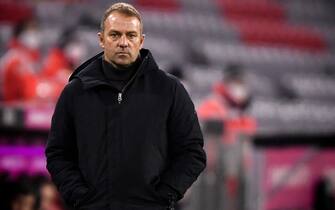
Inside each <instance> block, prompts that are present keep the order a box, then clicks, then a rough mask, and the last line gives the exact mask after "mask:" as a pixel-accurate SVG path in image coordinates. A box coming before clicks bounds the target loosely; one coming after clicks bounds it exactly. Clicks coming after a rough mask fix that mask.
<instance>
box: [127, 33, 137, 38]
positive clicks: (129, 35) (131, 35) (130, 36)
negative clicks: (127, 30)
mask: <svg viewBox="0 0 335 210" xmlns="http://www.w3.org/2000/svg"><path fill="white" fill-rule="evenodd" d="M128 37H129V38H130V39H134V38H136V37H137V35H136V34H128Z"/></svg>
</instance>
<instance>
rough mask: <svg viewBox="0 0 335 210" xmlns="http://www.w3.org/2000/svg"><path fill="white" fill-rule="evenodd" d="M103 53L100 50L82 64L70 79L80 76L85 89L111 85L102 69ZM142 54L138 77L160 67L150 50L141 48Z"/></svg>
mask: <svg viewBox="0 0 335 210" xmlns="http://www.w3.org/2000/svg"><path fill="white" fill-rule="evenodd" d="M103 54H104V53H103V52H100V53H98V54H97V55H95V56H93V57H92V58H90V59H88V60H87V61H85V62H84V63H83V64H81V65H80V66H79V67H78V68H76V69H75V70H74V72H73V73H72V75H71V76H70V78H69V81H71V80H73V79H74V78H78V79H79V80H81V82H82V83H83V87H84V89H89V88H92V87H95V86H99V85H109V83H108V81H107V80H106V77H105V75H104V74H103V71H102V59H103ZM140 54H141V57H142V58H143V59H142V62H141V64H140V66H139V68H138V69H137V71H138V72H137V73H136V77H139V76H142V75H144V74H147V73H149V72H150V71H153V70H157V69H158V65H157V63H156V62H155V60H154V58H153V56H152V54H151V52H150V51H149V50H147V49H141V50H140Z"/></svg>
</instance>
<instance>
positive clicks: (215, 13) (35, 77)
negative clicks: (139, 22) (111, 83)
mask: <svg viewBox="0 0 335 210" xmlns="http://www.w3.org/2000/svg"><path fill="white" fill-rule="evenodd" d="M125 2H128V3H131V4H133V5H135V6H136V7H137V8H138V9H139V10H140V11H141V13H142V16H143V21H144V32H145V34H146V40H145V48H149V49H151V51H152V53H153V55H154V57H155V59H156V60H157V61H158V64H159V65H160V67H161V68H162V69H164V70H165V71H167V72H170V73H171V74H174V75H176V76H177V77H179V78H180V80H181V81H182V82H183V84H184V85H185V87H186V88H187V89H188V91H189V93H190V95H191V97H192V99H193V101H194V103H195V106H196V108H197V112H198V116H199V119H200V122H201V126H202V129H203V132H204V137H205V149H206V151H207V156H208V163H207V164H208V166H207V168H206V170H205V171H204V173H203V174H202V175H201V177H199V179H198V180H197V182H196V183H195V184H194V185H193V186H192V187H191V189H190V190H188V191H187V193H186V195H185V197H184V199H183V200H182V201H181V202H180V203H179V206H178V209H182V210H334V209H335V207H334V204H335V201H334V198H335V197H334V196H335V148H334V146H335V21H334V20H335V12H334V11H335V2H334V1H332V0H128V1H125ZM112 3H115V1H110V0H109V1H107V0H100V1H93V0H52V1H51V0H35V1H33V0H30V1H29V0H1V1H0V209H1V210H65V209H67V208H66V207H65V206H64V205H63V202H62V200H61V199H60V197H59V195H58V194H57V190H56V188H55V186H54V185H53V184H52V183H51V182H50V177H49V175H48V173H47V171H46V168H45V157H44V146H45V143H46V138H47V135H48V129H49V126H50V120H51V116H52V113H53V108H54V105H55V102H56V100H57V97H58V96H59V94H60V91H61V90H62V88H63V87H64V85H65V84H66V83H67V79H68V77H69V75H70V74H71V72H72V71H73V69H74V68H75V67H76V66H78V65H79V64H80V63H81V62H83V61H84V60H86V59H88V58H89V57H90V56H93V55H95V54H96V53H98V52H99V51H100V50H101V49H100V48H99V46H98V39H97V32H98V30H99V27H98V26H99V22H100V18H101V16H102V14H103V12H104V10H105V9H106V8H107V7H108V6H109V5H111V4H112Z"/></svg>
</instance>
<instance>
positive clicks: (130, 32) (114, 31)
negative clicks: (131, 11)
mask: <svg viewBox="0 0 335 210" xmlns="http://www.w3.org/2000/svg"><path fill="white" fill-rule="evenodd" d="M108 33H119V34H122V32H121V31H117V30H113V29H111V30H109V31H108ZM125 33H126V34H133V33H136V34H137V33H138V32H137V31H126V32H125Z"/></svg>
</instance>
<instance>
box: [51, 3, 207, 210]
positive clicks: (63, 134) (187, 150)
mask: <svg viewBox="0 0 335 210" xmlns="http://www.w3.org/2000/svg"><path fill="white" fill-rule="evenodd" d="M142 31H143V26H142V19H141V16H140V15H139V13H138V11H137V10H136V9H135V8H134V7H133V6H131V5H129V4H125V3H117V4H114V5H112V6H111V7H110V8H109V9H107V10H106V12H105V14H104V16H103V18H102V22H101V32H100V33H98V36H99V43H100V46H101V47H102V49H103V52H102V53H100V54H98V55H96V56H95V57H93V58H91V59H89V60H88V61H86V62H85V63H84V64H82V65H81V66H80V67H79V68H77V69H76V70H75V72H74V73H73V75H72V76H71V77H70V82H69V84H68V85H67V86H66V87H65V89H64V90H63V92H62V94H61V96H60V98H59V100H58V103H57V105H56V108H55V113H54V115H53V119H52V126H51V130H50V134H49V138H48V143H47V147H46V156H47V168H48V170H49V172H50V174H51V176H52V180H53V181H54V183H55V184H56V186H57V187H58V189H59V191H60V193H61V195H62V197H63V198H64V200H65V201H66V203H68V204H70V205H72V206H74V207H76V208H78V209H86V210H93V209H94V210H105V209H110V210H121V209H122V210H135V209H136V210H163V209H166V208H167V207H169V208H170V209H173V204H174V202H175V201H177V200H179V199H181V198H182V197H183V195H184V193H185V191H186V190H187V189H188V188H189V187H190V186H191V185H192V183H193V182H194V181H195V180H196V179H197V177H198V176H199V174H200V173H201V171H202V170H203V169H204V167H205V164H206V156H205V152H204V150H203V137H202V134H201V130H200V127H199V123H198V119H197V115H196V112H195V110H194V106H193V103H192V101H191V99H190V98H189V96H188V94H187V92H186V91H185V89H184V88H183V86H182V85H181V83H180V82H179V81H178V80H177V79H176V78H175V77H173V76H171V75H168V74H166V73H164V72H163V71H161V70H159V69H158V66H157V64H156V63H155V61H154V59H153V57H152V55H151V53H150V51H149V50H146V49H141V48H142V45H143V41H144V35H143V32H142Z"/></svg>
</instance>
